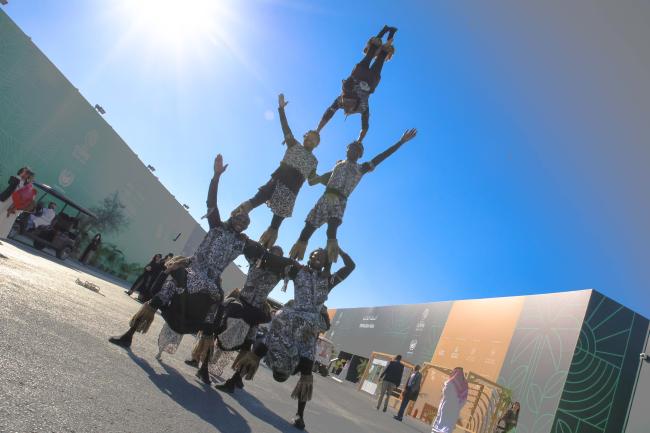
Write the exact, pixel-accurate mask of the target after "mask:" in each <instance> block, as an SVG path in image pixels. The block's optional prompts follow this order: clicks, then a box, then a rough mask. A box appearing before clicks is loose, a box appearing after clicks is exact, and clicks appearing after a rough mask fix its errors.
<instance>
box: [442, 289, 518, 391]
mask: <svg viewBox="0 0 650 433" xmlns="http://www.w3.org/2000/svg"><path fill="white" fill-rule="evenodd" d="M524 300H525V296H517V297H511V298H496V299H475V300H469V301H456V302H454V305H453V306H452V307H451V311H450V312H449V317H448V318H447V323H446V324H445V328H444V329H443V331H442V335H441V337H440V340H439V341H438V345H437V346H436V351H435V353H434V354H433V359H432V360H431V362H432V363H433V364H436V365H440V366H442V367H447V368H454V367H463V368H464V369H465V371H468V370H471V371H473V372H475V373H478V374H480V375H481V376H484V377H486V378H488V379H491V380H494V381H496V380H497V378H498V377H499V372H500V371H501V367H502V366H503V362H504V361H505V357H506V354H507V352H508V346H510V340H511V339H512V335H513V333H514V331H515V326H516V324H517V321H518V320H519V315H520V314H521V310H522V308H523V304H524Z"/></svg>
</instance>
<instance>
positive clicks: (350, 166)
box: [306, 159, 372, 228]
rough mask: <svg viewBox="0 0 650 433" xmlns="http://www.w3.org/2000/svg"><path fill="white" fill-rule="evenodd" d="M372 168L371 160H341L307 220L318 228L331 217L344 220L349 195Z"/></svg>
mask: <svg viewBox="0 0 650 433" xmlns="http://www.w3.org/2000/svg"><path fill="white" fill-rule="evenodd" d="M371 169H372V165H371V163H369V162H366V163H363V164H359V163H356V162H352V161H348V160H347V159H346V160H344V161H339V162H337V163H336V165H335V166H334V170H332V172H331V174H330V177H329V180H328V181H327V188H326V190H325V194H323V195H322V196H321V197H320V198H319V199H318V202H316V205H315V206H314V208H313V209H312V210H311V211H310V212H309V215H307V220H306V222H307V223H309V224H310V225H312V226H314V227H316V228H318V227H320V226H322V225H323V224H325V223H326V222H327V221H328V220H329V219H330V218H335V219H338V220H343V214H344V213H345V207H346V205H347V202H348V197H349V196H350V194H352V191H354V189H355V188H356V186H357V185H358V184H359V182H360V181H361V178H362V177H363V175H364V174H366V173H367V172H368V171H370V170H371Z"/></svg>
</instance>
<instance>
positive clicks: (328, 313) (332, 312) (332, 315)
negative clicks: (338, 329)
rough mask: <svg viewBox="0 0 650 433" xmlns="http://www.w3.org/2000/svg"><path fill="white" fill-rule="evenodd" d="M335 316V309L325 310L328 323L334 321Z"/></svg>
mask: <svg viewBox="0 0 650 433" xmlns="http://www.w3.org/2000/svg"><path fill="white" fill-rule="evenodd" d="M335 314H336V308H328V309H327V315H328V316H329V318H330V323H332V322H333V321H334V315H335Z"/></svg>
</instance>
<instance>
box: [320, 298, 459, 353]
mask: <svg viewBox="0 0 650 433" xmlns="http://www.w3.org/2000/svg"><path fill="white" fill-rule="evenodd" d="M451 306H452V303H451V302H437V303H430V304H416V305H397V306H390V307H375V308H344V309H339V310H336V311H335V314H334V317H333V319H332V320H331V329H330V330H329V331H328V332H327V333H326V334H325V336H326V337H327V338H329V339H331V340H333V341H334V342H335V344H336V349H337V350H342V351H345V352H348V353H353V354H355V355H359V356H363V357H365V358H368V357H370V354H371V353H372V352H384V353H390V354H394V355H397V354H401V355H402V356H403V358H404V360H406V361H409V362H412V363H415V364H417V363H423V362H427V361H430V360H431V357H432V355H433V352H434V350H435V348H436V345H437V344H438V340H439V339H440V334H441V333H442V329H443V327H444V324H445V322H446V321H447V316H448V314H449V310H450V309H451Z"/></svg>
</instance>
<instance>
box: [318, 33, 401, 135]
mask: <svg viewBox="0 0 650 433" xmlns="http://www.w3.org/2000/svg"><path fill="white" fill-rule="evenodd" d="M396 32H397V29H396V28H395V27H388V26H384V28H383V29H381V31H380V32H379V33H378V34H377V36H374V37H372V38H370V40H369V41H368V43H367V44H366V47H365V49H364V56H363V59H362V60H361V61H360V62H359V63H357V64H356V66H355V67H354V69H353V70H352V73H351V74H350V76H349V77H348V78H346V79H345V80H343V86H342V89H341V95H340V96H337V97H336V99H334V102H332V105H330V106H329V107H328V108H327V110H325V113H324V114H323V117H322V118H321V121H320V123H319V124H318V128H316V131H317V132H319V133H320V131H321V130H322V129H323V128H324V127H325V125H327V122H329V121H330V119H331V118H332V117H333V116H334V114H335V113H336V112H337V111H338V110H340V109H343V112H344V113H345V115H346V116H347V115H350V114H356V113H359V114H361V132H360V133H359V138H357V140H358V141H363V138H364V137H365V136H366V133H367V132H368V128H369V126H370V123H369V119H370V102H369V99H370V95H371V94H372V93H374V92H375V89H376V88H377V86H378V85H379V81H380V80H381V70H382V68H383V67H384V62H385V61H386V60H389V59H390V58H391V57H392V56H393V54H394V53H395V48H394V47H393V37H394V36H395V33H396ZM386 33H388V38H387V40H386V43H383V41H382V38H383V37H384V35H385V34H386ZM373 59H374V62H372V60H373ZM371 62H372V65H371Z"/></svg>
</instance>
